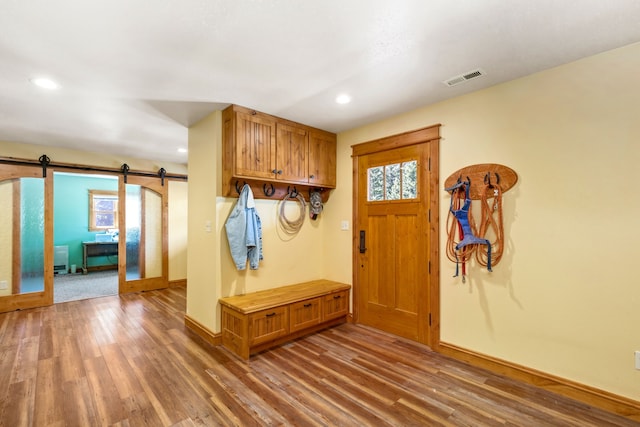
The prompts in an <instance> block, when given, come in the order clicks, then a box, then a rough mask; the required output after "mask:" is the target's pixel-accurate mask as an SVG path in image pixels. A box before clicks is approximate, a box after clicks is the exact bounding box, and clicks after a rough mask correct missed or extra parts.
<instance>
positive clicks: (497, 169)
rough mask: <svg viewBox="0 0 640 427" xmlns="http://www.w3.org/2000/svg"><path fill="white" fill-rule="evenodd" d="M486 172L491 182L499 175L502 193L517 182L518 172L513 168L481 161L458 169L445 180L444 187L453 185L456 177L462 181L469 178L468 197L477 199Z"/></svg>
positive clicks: (495, 180) (494, 181)
mask: <svg viewBox="0 0 640 427" xmlns="http://www.w3.org/2000/svg"><path fill="white" fill-rule="evenodd" d="M487 174H489V177H490V179H491V183H492V184H497V183H498V178H497V177H498V176H499V177H500V187H501V188H502V192H503V193H506V192H507V191H509V189H511V187H513V186H514V185H515V184H516V182H518V174H516V172H515V171H514V170H513V169H511V168H509V167H507V166H504V165H499V164H496V163H482V164H478V165H471V166H466V167H464V168H462V169H458V170H457V171H455V172H454V173H452V174H451V175H449V177H448V178H447V179H446V180H445V182H444V188H449V187H451V186H453V185H455V184H456V182H458V178H460V179H461V180H463V181H465V180H466V179H467V178H469V179H470V180H471V186H470V188H469V198H470V199H472V200H478V199H480V189H481V188H482V187H483V186H484V179H485V177H486V176H487Z"/></svg>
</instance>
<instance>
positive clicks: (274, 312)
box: [249, 307, 289, 346]
mask: <svg viewBox="0 0 640 427" xmlns="http://www.w3.org/2000/svg"><path fill="white" fill-rule="evenodd" d="M288 333H289V310H288V307H276V308H272V309H269V310H262V311H257V312H255V313H253V314H251V315H250V316H249V345H252V346H253V345H256V344H260V343H263V342H267V341H272V340H274V339H276V338H278V337H281V336H283V335H287V334H288Z"/></svg>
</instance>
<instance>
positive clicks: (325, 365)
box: [0, 288, 638, 427]
mask: <svg viewBox="0 0 640 427" xmlns="http://www.w3.org/2000/svg"><path fill="white" fill-rule="evenodd" d="M184 308H185V290H184V288H170V289H166V290H162V291H152V292H146V293H139V294H128V295H123V296H121V297H118V296H113V297H104V298H97V299H93V300H86V301H74V302H69V303H64V304H58V305H54V306H51V307H47V308H42V309H35V310H24V311H16V312H11V313H5V314H0V425H2V426H11V427H14V426H97V425H114V426H138V425H141V426H169V425H175V426H193V425H206V426H209V425H212V426H215V425H240V426H260V425H297V426H321V425H336V426H365V425H375V426H410V425H427V426H437V425H453V426H460V425H464V426H467V425H468V426H484V425H491V426H494V425H496V426H502V425H508V426H516V425H518V426H543V425H550V426H632V425H638V424H637V423H635V422H633V421H631V420H628V419H625V418H622V417H619V416H616V415H613V414H609V413H607V412H603V411H601V410H599V409H595V408H591V407H588V406H587V405H584V404H581V403H578V402H575V401H572V400H569V399H567V398H564V397H560V396H557V395H554V394H552V393H549V392H547V391H544V390H541V389H537V388H535V387H532V386H529V385H525V384H521V383H518V382H515V381H512V380H509V379H506V378H502V377H499V376H496V375H493V374H491V373H488V372H486V371H484V370H481V369H477V368H473V367H469V366H467V365H465V364H462V363H460V362H457V361H454V360H452V359H449V358H447V357H444V356H441V355H438V354H437V353H434V352H432V351H430V350H429V349H428V348H426V347H424V346H421V345H419V344H415V343H412V342H409V341H406V340H403V339H400V338H397V337H394V336H390V335H387V334H384V333H380V332H377V331H375V330H372V329H368V328H365V327H361V326H357V325H342V326H338V327H335V328H332V329H329V330H325V331H323V332H320V333H318V334H315V335H312V336H309V337H306V338H304V339H301V340H298V341H295V342H293V343H290V344H286V345H284V346H281V347H278V348H276V349H273V350H270V351H267V352H264V353H261V354H259V355H256V356H254V357H252V358H251V360H250V361H248V362H244V361H241V360H240V359H238V358H236V357H235V356H233V355H232V354H231V353H229V352H228V351H226V350H225V349H223V348H220V347H212V346H210V345H208V344H207V343H205V342H204V341H202V340H201V339H200V338H198V337H197V336H195V335H194V334H192V333H191V332H189V331H188V330H187V329H186V328H185V327H184V319H183V317H184Z"/></svg>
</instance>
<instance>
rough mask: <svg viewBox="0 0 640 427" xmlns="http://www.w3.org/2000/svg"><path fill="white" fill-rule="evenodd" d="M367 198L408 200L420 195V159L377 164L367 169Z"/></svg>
mask: <svg viewBox="0 0 640 427" xmlns="http://www.w3.org/2000/svg"><path fill="white" fill-rule="evenodd" d="M367 184H368V191H367V200H368V201H370V202H376V201H383V200H406V199H416V198H417V197H418V161H417V160H410V161H408V162H402V163H393V164H389V165H383V166H376V167H373V168H369V169H368V170H367Z"/></svg>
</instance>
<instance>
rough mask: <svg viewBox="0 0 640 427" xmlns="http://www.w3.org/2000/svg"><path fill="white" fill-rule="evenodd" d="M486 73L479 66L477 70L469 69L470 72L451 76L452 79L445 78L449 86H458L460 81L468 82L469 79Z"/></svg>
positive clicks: (445, 82)
mask: <svg viewBox="0 0 640 427" xmlns="http://www.w3.org/2000/svg"><path fill="white" fill-rule="evenodd" d="M484 75H485V72H484V71H482V70H481V69H479V68H478V69H476V70H473V71H469V72H468V73H464V74H461V75H459V76H455V77H451V78H450V79H448V80H445V81H444V84H446V85H447V86H449V87H451V86H456V85H459V84H460V83H464V82H466V81H467V80H471V79H475V78H478V77H482V76H484Z"/></svg>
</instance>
